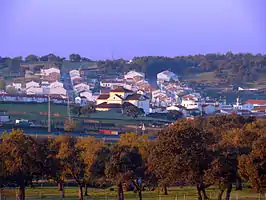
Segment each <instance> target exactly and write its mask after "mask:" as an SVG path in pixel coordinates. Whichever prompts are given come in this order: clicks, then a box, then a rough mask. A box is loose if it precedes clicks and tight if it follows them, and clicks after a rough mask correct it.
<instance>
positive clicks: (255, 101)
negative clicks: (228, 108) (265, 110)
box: [245, 99, 266, 105]
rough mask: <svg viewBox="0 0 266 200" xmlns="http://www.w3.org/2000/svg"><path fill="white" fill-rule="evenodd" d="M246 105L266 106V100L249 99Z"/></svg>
mask: <svg viewBox="0 0 266 200" xmlns="http://www.w3.org/2000/svg"><path fill="white" fill-rule="evenodd" d="M245 103H250V104H258V105H266V100H254V99H248V100H247V101H246V102H245Z"/></svg>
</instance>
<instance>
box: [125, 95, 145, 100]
mask: <svg viewBox="0 0 266 200" xmlns="http://www.w3.org/2000/svg"><path fill="white" fill-rule="evenodd" d="M141 97H144V98H145V99H148V97H146V96H144V95H141V94H131V95H128V96H127V98H126V100H139V99H140V98H141Z"/></svg>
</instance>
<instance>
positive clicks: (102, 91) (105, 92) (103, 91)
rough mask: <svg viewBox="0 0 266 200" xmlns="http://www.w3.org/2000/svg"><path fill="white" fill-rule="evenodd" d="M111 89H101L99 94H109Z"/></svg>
mask: <svg viewBox="0 0 266 200" xmlns="http://www.w3.org/2000/svg"><path fill="white" fill-rule="evenodd" d="M110 91H111V90H108V89H101V91H100V92H101V94H109V92H110Z"/></svg>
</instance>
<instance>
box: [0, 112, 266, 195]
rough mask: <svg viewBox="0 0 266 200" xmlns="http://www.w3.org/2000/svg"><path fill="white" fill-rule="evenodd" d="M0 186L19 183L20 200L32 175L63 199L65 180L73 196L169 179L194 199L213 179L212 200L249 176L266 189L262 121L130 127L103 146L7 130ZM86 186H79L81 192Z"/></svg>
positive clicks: (148, 186) (223, 119) (225, 119)
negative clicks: (215, 192)
mask: <svg viewBox="0 0 266 200" xmlns="http://www.w3.org/2000/svg"><path fill="white" fill-rule="evenodd" d="M0 162H1V168H0V170H1V171H0V185H1V186H2V187H4V186H17V187H18V199H20V200H24V199H25V187H27V186H30V185H32V184H33V182H34V181H38V180H40V179H42V180H47V181H48V180H53V181H54V182H55V183H56V184H57V185H58V190H59V191H60V192H61V196H62V197H64V183H65V182H66V181H68V180H72V181H75V183H76V185H77V186H78V189H79V190H78V196H79V199H83V195H88V187H92V186H93V187H101V186H104V185H109V186H110V185H115V186H117V192H118V199H119V200H123V199H124V196H123V191H124V188H125V187H130V186H134V188H135V191H136V192H138V196H139V199H140V200H141V199H142V191H144V190H154V189H155V188H157V187H159V188H162V189H163V191H164V194H165V195H167V188H168V187H169V186H171V185H179V186H185V185H194V186H196V190H197V194H198V199H199V200H202V199H208V197H207V194H206V188H208V187H210V186H212V185H216V186H218V188H219V190H220V192H219V196H218V200H221V199H222V195H223V193H224V192H226V199H227V200H229V198H230V192H231V190H232V187H233V184H235V185H236V189H237V190H241V189H242V181H246V182H248V184H249V185H250V187H252V188H253V190H254V191H255V192H258V193H263V191H265V187H266V121H265V120H257V119H255V118H243V117H241V116H237V115H232V116H215V117H210V118H208V119H204V118H201V117H199V118H196V119H195V120H178V121H177V122H176V123H175V124H173V125H171V126H169V127H168V128H166V129H164V130H162V131H161V132H159V133H158V137H157V139H155V140H149V139H148V137H147V136H146V135H144V136H137V135H136V134H134V133H128V134H124V135H121V139H120V141H119V142H118V143H117V144H114V145H111V146H107V145H105V144H104V143H103V142H102V141H99V140H95V139H94V138H93V137H87V138H75V137H71V136H68V135H61V136H58V137H56V138H47V139H44V138H43V139H35V138H33V137H31V136H27V135H25V134H23V132H22V131H20V130H13V132H12V133H10V134H5V133H4V134H3V135H2V137H1V143H0ZM84 190H85V191H84Z"/></svg>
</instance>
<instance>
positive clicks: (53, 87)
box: [6, 64, 67, 99]
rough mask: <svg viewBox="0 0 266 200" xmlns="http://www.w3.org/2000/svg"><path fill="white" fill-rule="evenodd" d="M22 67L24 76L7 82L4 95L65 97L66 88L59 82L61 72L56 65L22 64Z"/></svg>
mask: <svg viewBox="0 0 266 200" xmlns="http://www.w3.org/2000/svg"><path fill="white" fill-rule="evenodd" d="M22 69H24V71H23V74H24V77H21V78H20V79H18V80H15V81H12V82H10V83H9V84H7V85H6V91H7V94H6V95H10V94H12V95H13V96H14V95H18V96H20V97H22V96H25V98H26V97H27V96H30V97H32V96H37V97H40V96H44V97H45V96H50V97H51V98H57V99H60V98H61V99H66V97H67V90H66V89H65V88H64V84H63V83H62V82H60V80H61V73H60V69H59V67H58V66H56V65H55V64H53V65H51V64H44V65H32V64H31V65H23V66H22ZM9 91H11V92H9ZM12 95H11V96H12Z"/></svg>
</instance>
